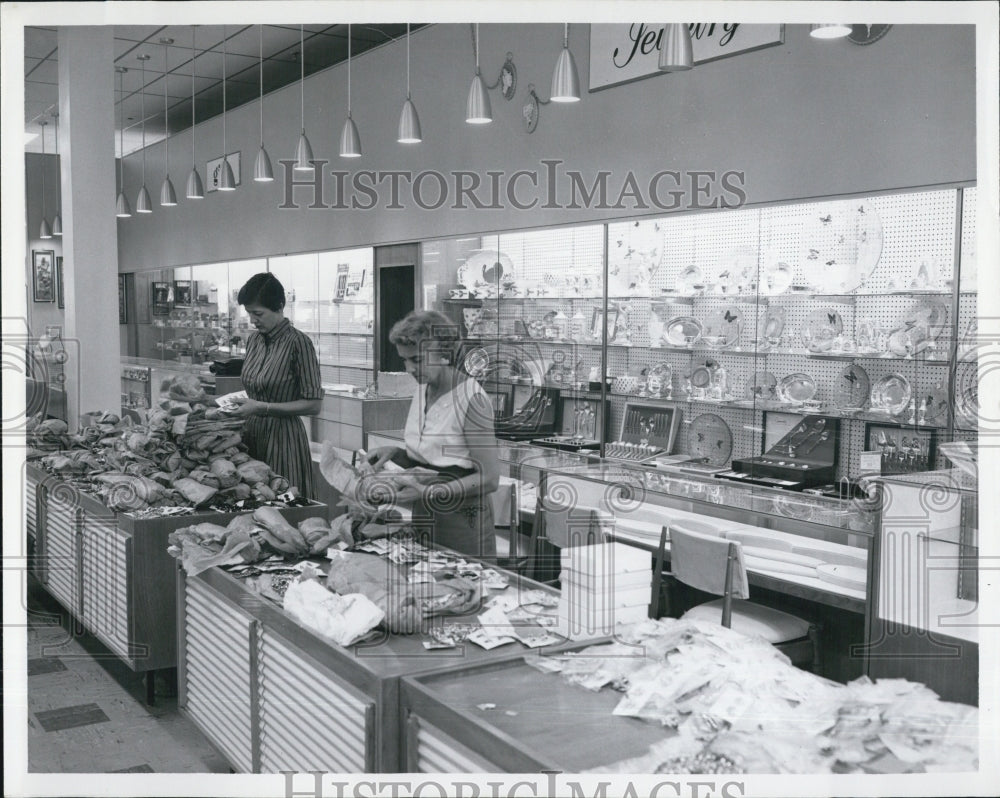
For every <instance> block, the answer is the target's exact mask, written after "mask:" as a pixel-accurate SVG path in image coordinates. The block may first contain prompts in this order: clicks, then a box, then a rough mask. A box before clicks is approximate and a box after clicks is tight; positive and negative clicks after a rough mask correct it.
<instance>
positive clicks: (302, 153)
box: [295, 130, 313, 172]
mask: <svg viewBox="0 0 1000 798" xmlns="http://www.w3.org/2000/svg"><path fill="white" fill-rule="evenodd" d="M295 170H296V171H298V172H311V171H312V170H313V148H312V146H311V145H310V144H309V139H307V138H306V132H305V131H304V130H303V131H302V135H301V136H299V146H298V147H296V148H295Z"/></svg>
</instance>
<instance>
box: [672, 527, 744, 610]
mask: <svg viewBox="0 0 1000 798" xmlns="http://www.w3.org/2000/svg"><path fill="white" fill-rule="evenodd" d="M664 531H665V534H664V535H662V536H661V546H664V545H665V543H666V538H667V537H669V540H670V570H671V572H672V573H673V575H674V578H676V579H677V580H678V581H679V582H683V583H684V584H686V585H689V586H691V587H693V588H696V589H697V590H703V591H704V592H706V593H712V594H713V595H716V596H722V598H723V605H722V607H723V609H722V625H723V626H729V622H730V617H731V612H732V600H733V599H734V598H735V599H747V598H750V583H749V581H748V580H747V568H746V563H745V562H744V561H743V546H742V545H741V544H740V543H738V542H736V541H734V540H726V539H725V538H720V537H714V536H711V535H702V534H699V533H697V532H691V531H690V530H687V529H684V527H683V526H682V525H679V524H674V525H670V526H669V528H667V527H664ZM657 561H658V562H659V561H661V556H660V554H659V553H658V556H657Z"/></svg>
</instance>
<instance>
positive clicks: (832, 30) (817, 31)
mask: <svg viewBox="0 0 1000 798" xmlns="http://www.w3.org/2000/svg"><path fill="white" fill-rule="evenodd" d="M850 32H851V26H850V25H844V24H841V23H836V24H824V25H810V26H809V35H810V36H812V37H813V38H814V39H840V38H841V37H843V36H847V35H849V34H850Z"/></svg>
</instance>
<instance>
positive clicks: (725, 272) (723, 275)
mask: <svg viewBox="0 0 1000 798" xmlns="http://www.w3.org/2000/svg"><path fill="white" fill-rule="evenodd" d="M756 277H757V250H755V249H751V248H750V247H741V248H740V249H735V250H733V251H732V252H730V253H728V254H727V255H726V256H725V257H723V258H722V260H721V261H720V262H719V268H718V271H717V272H716V275H715V286H716V291H717V292H718V293H720V294H739V293H741V292H742V291H743V290H744V289H745V288H746V287H747V285H748V284H749V283H751V282H755V281H756Z"/></svg>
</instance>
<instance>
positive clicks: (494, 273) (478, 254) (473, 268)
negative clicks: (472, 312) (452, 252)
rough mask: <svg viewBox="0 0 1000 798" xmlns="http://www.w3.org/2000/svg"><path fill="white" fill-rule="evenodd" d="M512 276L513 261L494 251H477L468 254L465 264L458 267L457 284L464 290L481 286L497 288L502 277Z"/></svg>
mask: <svg viewBox="0 0 1000 798" xmlns="http://www.w3.org/2000/svg"><path fill="white" fill-rule="evenodd" d="M513 274H514V261H512V260H511V259H510V257H509V256H507V255H505V254H504V253H503V252H498V251H497V250H495V249H477V250H475V251H474V252H470V253H469V256H468V257H467V258H466V259H465V263H463V264H462V265H461V266H459V267H458V282H459V283H460V284H461V285H464V286H465V287H466V288H470V289H471V288H475V287H477V286H482V285H492V286H497V285H499V284H500V281H501V280H502V279H503V278H504V277H511V276H513Z"/></svg>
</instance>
